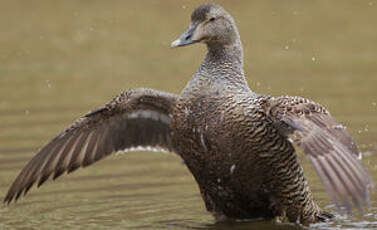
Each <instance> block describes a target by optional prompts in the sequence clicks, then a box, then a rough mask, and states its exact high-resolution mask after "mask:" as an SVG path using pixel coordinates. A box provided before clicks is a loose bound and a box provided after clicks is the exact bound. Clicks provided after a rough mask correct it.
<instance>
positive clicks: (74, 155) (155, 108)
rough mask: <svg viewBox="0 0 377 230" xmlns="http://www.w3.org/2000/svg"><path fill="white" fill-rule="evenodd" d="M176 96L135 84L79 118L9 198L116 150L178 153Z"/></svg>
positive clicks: (46, 150) (30, 165)
mask: <svg viewBox="0 0 377 230" xmlns="http://www.w3.org/2000/svg"><path fill="white" fill-rule="evenodd" d="M175 100H176V95H174V94H168V93H163V92H159V91H155V90H151V89H133V90H129V91H125V92H123V93H122V94H121V95H119V96H118V97H116V98H115V99H114V100H113V101H111V102H110V103H109V104H107V105H106V106H104V107H101V108H99V109H96V110H94V111H92V112H90V113H88V114H87V115H85V116H84V117H82V118H79V119H78V120H76V122H75V123H74V124H72V125H71V126H70V127H69V128H67V129H66V130H65V131H63V132H62V133H61V134H59V135H58V136H57V137H55V138H54V139H53V140H51V142H50V143H48V144H47V145H45V146H44V147H43V148H41V149H40V150H39V152H38V153H37V154H36V155H35V156H34V157H33V158H32V159H31V160H30V162H29V163H28V164H27V165H26V166H25V167H24V169H23V170H22V171H21V173H20V174H19V175H18V177H17V178H16V180H15V181H14V182H13V184H12V186H11V187H10V189H9V191H8V194H7V195H6V197H5V199H4V202H5V203H10V202H11V201H12V200H17V199H18V198H19V197H20V196H21V195H22V194H26V193H27V192H28V191H29V190H30V188H31V187H32V186H33V184H34V183H37V185H38V187H39V186H41V185H42V184H43V183H44V182H45V181H47V179H48V178H49V177H50V176H51V175H53V179H56V178H58V177H60V176H61V175H63V174H64V173H65V172H72V171H74V170H76V169H77V168H79V167H85V166H88V165H91V164H93V163H94V162H96V161H98V160H100V159H102V158H104V157H105V156H107V155H109V154H111V153H113V152H115V151H120V150H122V151H127V150H130V149H132V148H135V147H152V148H158V149H164V150H165V151H171V152H173V151H174V149H173V147H172V145H171V137H170V116H171V108H172V106H173V105H174V103H175Z"/></svg>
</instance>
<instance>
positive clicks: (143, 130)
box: [4, 4, 373, 224]
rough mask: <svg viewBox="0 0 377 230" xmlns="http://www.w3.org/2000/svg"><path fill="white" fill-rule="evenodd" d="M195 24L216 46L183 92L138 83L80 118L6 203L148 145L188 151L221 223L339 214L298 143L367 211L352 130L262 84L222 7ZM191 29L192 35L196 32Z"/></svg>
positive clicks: (336, 189) (347, 201)
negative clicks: (325, 207)
mask: <svg viewBox="0 0 377 230" xmlns="http://www.w3.org/2000/svg"><path fill="white" fill-rule="evenodd" d="M191 25H192V26H191V27H190V32H193V33H194V35H195V36H194V35H192V36H194V37H196V38H197V39H201V40H198V41H202V42H204V43H206V45H207V49H208V52H207V55H206V58H205V59H204V61H203V62H202V63H201V65H200V67H199V69H198V71H197V72H196V73H195V74H194V76H193V77H192V79H191V80H190V81H189V82H188V84H187V86H186V87H185V88H184V90H183V91H182V93H181V94H180V95H174V94H169V93H164V92H159V91H156V90H152V89H133V90H128V91H125V92H123V93H122V94H120V95H119V96H118V97H116V98H115V99H114V100H112V101H111V102H110V103H108V104H106V105H105V106H103V107H100V108H98V109H96V110H94V111H92V112H90V113H88V114H87V115H85V116H83V117H82V118H79V119H78V120H76V122H75V123H74V124H72V125H71V126H70V127H69V128H67V129H66V130H65V131H63V132H62V133H61V134H59V135H58V136H57V137H55V138H54V139H53V140H51V141H50V142H49V143H48V144H47V145H45V146H44V147H43V148H41V149H40V150H39V152H38V153H37V154H36V156H34V157H33V158H32V159H31V160H30V162H29V163H28V164H27V165H26V166H25V167H24V169H23V170H22V171H21V173H20V174H19V175H18V177H17V178H16V180H15V181H14V182H13V184H12V186H11V188H10V189H9V191H8V194H7V195H6V197H5V199H4V202H6V203H10V202H11V201H12V200H17V199H18V198H19V197H20V196H21V195H22V194H24V195H25V194H26V193H27V192H28V191H29V189H30V188H31V187H32V186H33V184H37V185H38V187H39V186H41V185H42V184H43V183H44V182H45V181H46V180H47V179H48V178H49V177H51V176H52V177H53V179H56V178H58V177H59V176H61V175H63V174H64V173H65V172H67V173H70V172H72V171H74V170H76V169H78V168H79V167H85V166H88V165H91V164H93V163H94V162H96V161H98V160H100V159H103V158H104V157H106V156H108V155H109V154H111V153H114V152H116V151H132V150H139V149H145V150H158V151H161V150H162V151H170V152H175V153H177V154H178V155H179V156H180V157H182V159H183V160H184V162H185V163H186V166H187V167H188V169H189V170H190V171H191V173H192V174H193V176H194V178H195V180H196V181H197V183H198V185H199V189H200V192H201V195H202V197H203V200H204V202H205V205H206V208H207V209H208V211H210V212H211V213H213V215H214V216H215V218H216V219H217V220H218V221H221V220H224V219H252V218H261V217H262V218H273V217H282V218H286V219H287V220H288V221H290V222H300V223H303V224H310V223H314V222H317V221H322V220H325V219H328V218H330V217H331V216H332V215H331V214H330V213H327V212H324V211H322V210H321V209H320V208H319V207H318V206H317V205H316V204H315V202H314V201H313V197H312V193H311V191H310V189H309V186H308V183H307V181H306V179H305V176H304V172H303V169H302V167H301V165H300V162H299V160H298V157H297V155H296V152H295V149H294V147H293V144H292V143H291V142H292V141H293V142H295V143H296V144H297V145H298V146H300V147H301V148H302V149H303V151H304V153H305V154H306V156H307V159H308V160H309V161H310V162H311V164H312V165H313V167H314V169H315V170H316V172H317V174H318V176H319V177H320V179H321V181H322V183H323V185H324V187H325V189H326V191H327V192H328V194H329V195H330V197H331V199H332V200H333V201H334V203H335V204H336V205H337V206H338V207H344V208H346V210H347V211H348V212H351V210H352V206H353V205H355V206H356V207H358V208H359V209H360V210H361V209H362V206H363V205H365V204H367V203H368V190H369V189H370V188H371V187H372V186H373V183H372V181H371V179H370V177H369V175H368V174H367V172H366V171H365V170H364V168H363V167H362V165H361V164H360V162H359V160H358V159H357V158H358V157H359V156H360V152H359V150H358V148H357V146H356V144H355V142H354V141H353V139H352V137H351V136H350V135H349V134H348V133H347V132H346V130H345V128H344V127H343V126H342V125H340V124H339V123H337V122H336V121H335V119H334V118H333V117H332V116H331V115H330V113H329V112H328V111H327V110H326V109H325V108H324V107H322V106H320V105H318V104H316V103H315V102H313V101H310V100H308V99H304V98H301V97H289V96H282V97H271V96H263V95H258V94H256V93H254V92H252V91H251V90H250V89H249V87H248V84H247V82H246V80H245V77H244V73H243V53H242V45H241V41H240V38H239V34H238V31H237V28H236V26H235V24H234V20H233V18H232V17H231V16H230V15H229V14H228V13H227V12H226V11H225V10H224V9H223V8H222V7H220V6H217V5H212V4H205V5H202V6H200V7H198V9H196V10H195V11H194V13H193V15H192V24H191ZM193 28H194V29H195V30H194V29H193ZM186 35H187V33H185V36H184V37H183V39H190V38H191V35H190V36H186ZM201 36H202V37H201ZM198 41H195V42H198ZM180 42H181V41H180V40H178V41H177V42H174V44H180ZM193 43H194V41H186V43H185V44H193ZM182 44H183V43H182ZM290 137H292V140H291V139H290Z"/></svg>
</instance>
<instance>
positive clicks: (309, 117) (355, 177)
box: [266, 96, 373, 213]
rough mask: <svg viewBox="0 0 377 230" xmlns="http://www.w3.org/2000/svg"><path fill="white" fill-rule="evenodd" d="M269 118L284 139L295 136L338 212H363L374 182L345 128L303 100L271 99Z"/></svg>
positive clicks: (289, 98)
mask: <svg viewBox="0 0 377 230" xmlns="http://www.w3.org/2000/svg"><path fill="white" fill-rule="evenodd" d="M267 104H268V106H267V109H266V111H267V114H268V115H269V116H270V117H271V118H272V119H273V121H274V124H275V125H276V127H277V129H278V130H279V131H280V132H281V134H283V135H289V134H293V140H294V142H295V143H296V144H297V145H298V146H300V147H301V148H303V150H304V152H305V154H306V156H307V159H308V160H309V161H310V162H311V164H312V165H313V167H314V169H315V171H316V173H317V174H318V176H319V177H320V179H321V181H322V183H323V185H324V187H325V189H326V191H327V193H328V194H329V195H330V197H331V199H332V200H333V201H334V202H335V204H336V205H337V207H338V208H340V207H345V208H346V209H347V211H348V213H351V211H352V202H353V203H354V204H355V205H356V206H357V207H358V209H359V210H360V211H361V210H362V208H361V206H362V205H364V204H368V197H369V195H368V190H369V189H370V188H372V187H373V182H372V180H371V178H370V177H369V175H368V173H367V172H366V171H365V169H364V168H363V166H362V165H361V163H360V161H359V159H358V158H361V154H360V152H359V149H358V148H357V145H356V144H355V142H354V140H353V139H352V137H351V136H350V135H349V134H348V133H347V132H346V130H345V127H344V126H342V125H341V124H339V123H338V122H337V121H336V120H335V119H334V118H333V117H332V116H331V115H330V113H329V112H328V111H327V110H326V109H325V108H324V107H322V106H320V105H319V104H316V103H314V102H312V101H310V100H308V99H304V98H300V97H288V96H285V97H278V98H271V99H270V100H269V102H268V103H267Z"/></svg>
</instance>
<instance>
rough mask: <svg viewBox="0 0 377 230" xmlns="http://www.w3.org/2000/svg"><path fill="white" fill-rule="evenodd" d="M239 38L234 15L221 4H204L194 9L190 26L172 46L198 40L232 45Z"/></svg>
mask: <svg viewBox="0 0 377 230" xmlns="http://www.w3.org/2000/svg"><path fill="white" fill-rule="evenodd" d="M237 38H238V31H237V28H236V26H235V23H234V20H233V18H232V16H230V14H229V13H228V12H226V11H225V10H224V8H222V7H221V6H219V5H213V4H204V5H201V6H199V7H198V8H196V9H195V10H194V12H193V13H192V15H191V24H190V26H189V28H188V29H187V30H186V31H185V32H184V33H183V34H182V35H181V36H180V37H179V38H178V39H177V40H175V41H173V42H172V43H171V46H172V47H179V46H186V45H191V44H194V43H197V42H203V43H206V44H207V45H211V44H217V45H230V44H232V43H234V42H235V41H236V39H237Z"/></svg>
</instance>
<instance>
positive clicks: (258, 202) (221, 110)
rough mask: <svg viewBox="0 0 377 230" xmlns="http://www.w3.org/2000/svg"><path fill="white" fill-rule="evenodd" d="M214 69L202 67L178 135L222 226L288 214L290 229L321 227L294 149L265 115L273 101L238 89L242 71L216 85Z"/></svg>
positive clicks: (178, 116)
mask: <svg viewBox="0 0 377 230" xmlns="http://www.w3.org/2000/svg"><path fill="white" fill-rule="evenodd" d="M229 58H230V57H229ZM206 60H208V57H207V59H206ZM228 62H229V60H228ZM210 63H212V65H213V62H210ZM229 63H231V62H229ZM207 65H208V64H207V63H206V62H204V63H203V64H202V66H201V68H200V69H199V70H198V72H197V73H196V75H195V76H194V77H193V79H192V80H191V81H190V82H189V83H188V86H187V87H186V88H185V89H184V91H183V92H182V95H184V96H182V97H180V98H179V99H178V101H177V104H176V107H175V109H174V111H173V119H172V132H173V135H172V136H173V143H174V145H175V149H176V150H177V152H178V153H180V156H181V157H182V158H183V159H184V161H185V163H186V165H187V167H188V168H189V170H190V171H191V173H192V174H193V175H194V178H195V179H196V181H197V183H198V184H199V188H200V191H201V194H202V197H203V199H204V201H205V204H206V207H207V209H208V211H210V212H212V213H213V214H214V216H215V217H216V218H217V219H219V220H222V219H227V218H231V219H252V218H273V217H275V216H284V214H286V216H287V217H288V218H289V220H290V221H291V222H296V220H299V221H300V222H301V223H304V222H314V221H316V218H317V217H316V216H317V214H318V213H319V209H318V207H317V206H316V205H315V204H314V202H313V200H312V195H311V192H310V190H309V187H308V186H307V182H306V180H305V178H304V175H303V170H302V167H301V166H300V164H299V162H298V159H297V156H296V154H295V152H294V148H293V146H292V144H291V143H290V142H289V141H288V140H287V138H285V137H283V136H281V135H280V134H279V133H278V130H277V129H275V127H274V126H273V125H272V121H271V119H269V118H268V116H267V115H266V113H265V107H264V105H265V103H266V101H268V100H269V99H270V97H268V96H259V95H257V94H254V93H253V92H251V91H250V90H249V88H248V87H247V85H245V84H237V82H241V83H242V81H243V78H242V72H237V70H235V68H232V65H231V64H229V65H224V64H219V65H218V66H217V68H216V69H214V71H218V72H222V73H226V74H231V75H232V76H233V77H232V78H230V79H227V78H217V79H211V77H209V76H214V75H213V73H208V70H209V69H211V68H209V67H207ZM204 67H205V68H204ZM201 69H206V72H202V70H201ZM236 76H239V79H237V78H236ZM245 86H246V87H245Z"/></svg>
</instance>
